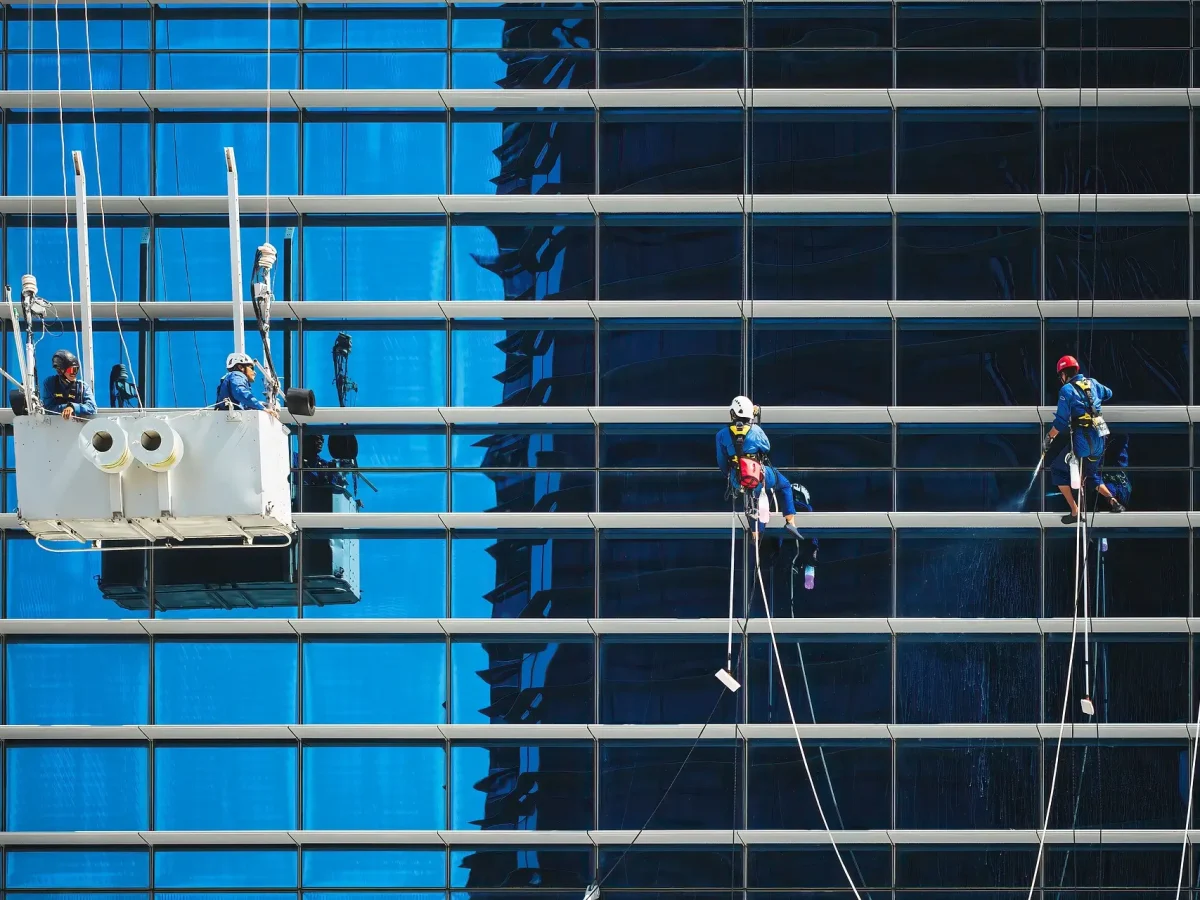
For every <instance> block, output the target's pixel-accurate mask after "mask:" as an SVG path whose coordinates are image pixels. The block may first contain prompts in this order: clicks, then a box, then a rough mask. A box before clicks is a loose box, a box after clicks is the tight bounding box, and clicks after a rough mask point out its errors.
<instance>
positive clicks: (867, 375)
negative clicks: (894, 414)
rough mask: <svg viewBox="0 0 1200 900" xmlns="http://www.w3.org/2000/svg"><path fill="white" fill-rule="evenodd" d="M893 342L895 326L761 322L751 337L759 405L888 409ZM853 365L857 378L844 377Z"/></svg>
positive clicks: (865, 321) (869, 321)
mask: <svg viewBox="0 0 1200 900" xmlns="http://www.w3.org/2000/svg"><path fill="white" fill-rule="evenodd" d="M891 341H892V333H891V327H890V326H889V325H888V324H887V323H886V322H883V321H878V320H872V319H847V320H843V321H838V320H836V319H823V320H820V321H815V320H805V321H804V323H803V325H800V324H798V323H797V322H796V320H794V319H792V320H778V321H771V320H769V319H756V320H755V321H754V323H753V331H752V332H751V352H752V354H753V359H754V370H753V375H752V379H753V383H754V386H755V398H754V400H755V402H756V403H761V404H763V405H767V404H780V405H787V406H791V405H795V406H858V405H863V406H887V405H888V404H890V403H891V402H892V361H891V353H890V348H891ZM848 360H852V361H853V368H854V371H855V377H853V378H847V377H846V374H845V369H846V364H847V361H848ZM729 383H731V382H726V384H729ZM726 392H728V389H727V391H726ZM710 402H713V404H714V405H715V403H717V402H721V403H727V402H728V400H721V401H710Z"/></svg>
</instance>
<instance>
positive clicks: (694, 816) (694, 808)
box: [573, 689, 742, 830]
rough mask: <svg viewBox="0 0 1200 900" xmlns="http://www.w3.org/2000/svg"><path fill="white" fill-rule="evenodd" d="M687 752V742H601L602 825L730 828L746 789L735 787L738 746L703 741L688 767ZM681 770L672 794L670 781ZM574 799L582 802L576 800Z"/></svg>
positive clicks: (604, 826) (606, 827)
mask: <svg viewBox="0 0 1200 900" xmlns="http://www.w3.org/2000/svg"><path fill="white" fill-rule="evenodd" d="M716 692H717V691H716V690H715V689H714V691H713V693H714V694H716ZM687 753H688V745H686V744H682V743H680V744H669V745H655V744H645V743H639V744H636V745H633V744H620V743H615V742H601V744H600V828H601V829H623V828H640V827H642V826H643V825H645V826H646V827H647V828H700V829H717V828H719V829H725V830H729V829H730V828H731V827H732V826H733V824H734V823H735V822H736V821H740V812H741V802H740V797H739V795H740V793H741V792H740V790H739V791H738V792H737V793H735V792H734V783H735V778H736V774H735V773H736V769H735V766H740V764H741V760H742V753H741V750H740V749H739V747H737V746H734V745H731V744H728V743H724V742H720V741H704V742H703V743H701V744H700V745H698V746H697V748H696V750H695V752H694V753H692V755H691V759H689V760H688V764H687V765H686V766H683V765H682V764H683V759H684V757H685V756H687ZM735 757H736V759H735ZM677 775H678V780H676V781H675V786H674V787H672V788H671V790H670V792H669V793H668V792H667V785H669V784H671V782H672V780H673V779H675V778H676V776H677ZM738 780H739V781H740V779H738ZM660 801H662V805H661V806H659V802H660ZM573 803H574V804H575V805H576V806H578V805H579V803H578V800H577V799H573ZM656 806H657V807H658V812H657V813H655V815H654V816H653V818H651V816H650V814H651V813H652V812H654V809H655V807H656Z"/></svg>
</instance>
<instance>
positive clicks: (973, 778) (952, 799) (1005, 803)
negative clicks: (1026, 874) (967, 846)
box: [896, 741, 1066, 828]
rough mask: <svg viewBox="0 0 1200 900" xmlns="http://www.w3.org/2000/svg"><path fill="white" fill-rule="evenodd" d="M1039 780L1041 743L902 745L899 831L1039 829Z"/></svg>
mask: <svg viewBox="0 0 1200 900" xmlns="http://www.w3.org/2000/svg"><path fill="white" fill-rule="evenodd" d="M1037 779H1038V745H1036V744H1032V743H1018V742H1015V741H1012V742H1003V743H1001V742H994V743H992V742H985V741H962V742H954V743H950V742H947V743H940V742H934V741H898V742H897V744H896V827H898V828H1034V827H1037V823H1038V821H1039V820H1038V797H1039V791H1038V781H1037ZM1056 806H1057V807H1058V808H1060V809H1062V808H1064V807H1065V806H1066V804H1056Z"/></svg>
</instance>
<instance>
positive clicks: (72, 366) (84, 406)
mask: <svg viewBox="0 0 1200 900" xmlns="http://www.w3.org/2000/svg"><path fill="white" fill-rule="evenodd" d="M50 364H51V365H52V366H54V374H53V375H51V376H50V377H49V378H47V379H46V381H45V383H44V384H43V385H42V396H43V398H44V399H45V403H46V412H52V413H60V414H61V415H62V417H63V418H64V419H74V418H76V417H79V416H94V415H95V414H96V399H95V398H94V397H93V396H92V389H91V387H90V386H89V385H88V383H87V382H86V381H83V380H81V379H80V377H79V359H78V358H77V357H76V356H75V354H74V353H72V352H71V351H70V350H55V351H54V356H52V357H51V358H50Z"/></svg>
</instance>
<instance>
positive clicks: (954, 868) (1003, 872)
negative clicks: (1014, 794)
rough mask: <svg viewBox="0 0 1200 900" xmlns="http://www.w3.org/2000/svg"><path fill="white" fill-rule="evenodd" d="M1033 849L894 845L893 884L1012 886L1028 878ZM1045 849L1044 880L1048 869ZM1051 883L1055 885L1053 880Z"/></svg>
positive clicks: (1052, 873) (1049, 876)
mask: <svg viewBox="0 0 1200 900" xmlns="http://www.w3.org/2000/svg"><path fill="white" fill-rule="evenodd" d="M1036 855H1037V851H1036V850H1029V849H1026V848H1024V847H989V848H970V849H968V848H965V847H961V846H960V847H929V848H926V847H912V846H909V847H897V848H896V885H897V886H898V887H910V886H911V887H914V888H1015V887H1018V886H1024V887H1028V885H1023V882H1027V881H1028V880H1029V873H1030V872H1031V871H1033V865H1034V862H1035V857H1036ZM1049 858H1050V854H1049V850H1048V849H1047V851H1046V860H1047V862H1046V872H1047V875H1046V880H1047V882H1048V883H1049V882H1051V881H1052V880H1053V879H1054V877H1055V875H1057V871H1058V870H1057V869H1053V870H1052V869H1051V866H1050V863H1049ZM1053 883H1055V884H1057V883H1058V882H1057V881H1054V882H1053Z"/></svg>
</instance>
